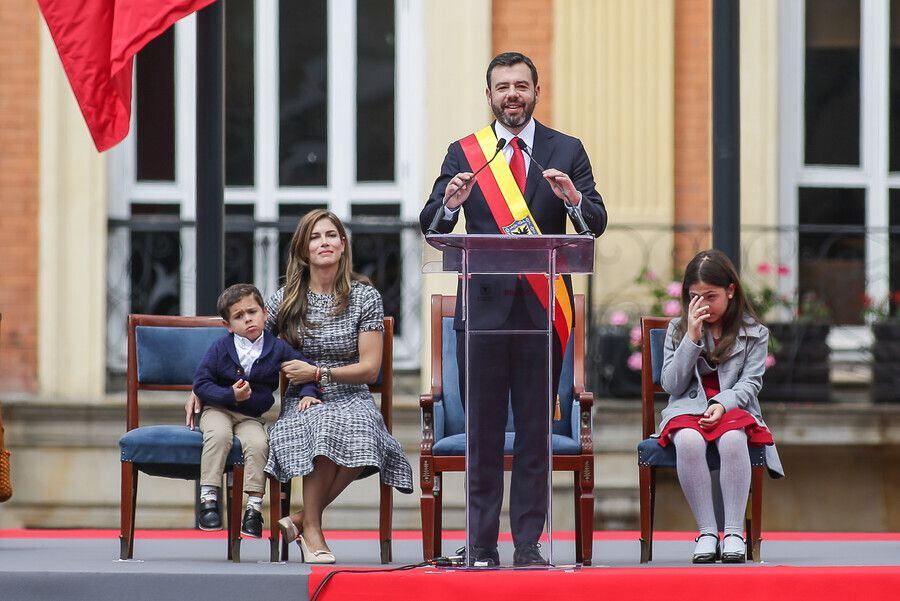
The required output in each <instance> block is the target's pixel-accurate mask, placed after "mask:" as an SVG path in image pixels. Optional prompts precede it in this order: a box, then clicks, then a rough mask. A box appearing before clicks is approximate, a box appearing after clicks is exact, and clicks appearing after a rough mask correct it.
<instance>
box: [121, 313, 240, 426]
mask: <svg viewBox="0 0 900 601" xmlns="http://www.w3.org/2000/svg"><path fill="white" fill-rule="evenodd" d="M226 332H227V330H226V329H225V322H224V321H223V319H222V318H221V317H218V316H217V317H202V316H199V317H182V316H178V315H138V314H131V315H129V316H128V375H127V383H128V407H127V413H126V428H127V429H128V430H133V429H134V428H137V427H138V425H139V418H140V416H139V413H138V391H139V390H190V389H191V388H192V387H193V384H194V374H195V373H196V371H197V366H198V365H199V364H200V361H201V360H202V359H203V355H205V354H206V351H207V350H208V349H209V347H210V345H212V343H213V342H215V341H216V340H217V339H219V338H221V337H222V336H223V335H225V333H226Z"/></svg>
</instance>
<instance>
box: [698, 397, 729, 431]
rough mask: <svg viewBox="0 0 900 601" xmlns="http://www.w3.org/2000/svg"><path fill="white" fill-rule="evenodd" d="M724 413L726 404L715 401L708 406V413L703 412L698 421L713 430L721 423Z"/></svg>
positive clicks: (704, 427)
mask: <svg viewBox="0 0 900 601" xmlns="http://www.w3.org/2000/svg"><path fill="white" fill-rule="evenodd" d="M723 415H725V406H724V405H722V404H721V403H713V404H712V405H710V406H709V407H707V408H706V413H704V414H703V417H701V418H700V421H699V422H697V423H698V424H700V427H701V428H703V429H704V430H712V429H713V428H715V427H716V424H718V423H719V420H720V419H722V416H723Z"/></svg>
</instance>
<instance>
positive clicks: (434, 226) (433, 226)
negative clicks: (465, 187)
mask: <svg viewBox="0 0 900 601" xmlns="http://www.w3.org/2000/svg"><path fill="white" fill-rule="evenodd" d="M504 146H506V138H500V139H499V140H497V148H496V149H495V150H494V154H493V156H491V158H489V159H488V161H487V163H485V164H484V165H482V166H481V167H479V168H478V171H476V172H475V173H473V174H472V177H471V178H470V179H469V182H472V183H473V184H474V181H473V180H474V179H475V176H476V175H478V174H479V173H481V171H482V170H483V169H484V168H485V167H487V166H488V165H490V164H491V161H493V160H494V159H496V158H497V155H498V154H500V151H501V150H503V147H504ZM467 183H468V182H467ZM460 190H462V186H460V187H459V188H457V189H456V190H454V192H453V194H451V195H450V196H448V197H447V198H445V199H444V200H443V201H441V206H440V207H438V210H437V213H435V214H434V219H432V220H431V225H429V226H428V229H427V230H425V235H428V234H437V233H439V232H438V231H437V225H438V222H439V221H440V220H441V218H442V217H443V216H444V209H445V208H446V207H447V203H448V202H450V199H451V198H453V197H454V196H456V195H457V194H459V191H460Z"/></svg>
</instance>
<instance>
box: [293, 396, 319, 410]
mask: <svg viewBox="0 0 900 601" xmlns="http://www.w3.org/2000/svg"><path fill="white" fill-rule="evenodd" d="M321 402H322V399H317V398H316V397H314V396H305V397H303V398H302V399H300V404H299V405H298V406H297V411H306V410H307V409H309V408H310V407H312V406H313V405H318V404H319V403H321Z"/></svg>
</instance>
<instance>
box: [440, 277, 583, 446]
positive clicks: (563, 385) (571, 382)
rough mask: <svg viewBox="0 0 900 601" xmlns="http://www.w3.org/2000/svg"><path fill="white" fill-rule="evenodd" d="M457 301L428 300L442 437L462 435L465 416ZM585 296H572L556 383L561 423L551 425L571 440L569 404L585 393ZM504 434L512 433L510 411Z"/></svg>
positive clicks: (554, 430) (571, 427)
mask: <svg viewBox="0 0 900 601" xmlns="http://www.w3.org/2000/svg"><path fill="white" fill-rule="evenodd" d="M455 311H456V297H455V296H444V295H440V294H435V295H433V296H432V297H431V389H432V394H434V396H435V398H440V399H441V401H442V403H443V408H444V412H443V420H444V422H443V423H444V426H443V432H444V436H451V435H454V434H461V433H463V432H465V413H464V411H463V406H462V393H461V391H460V389H459V365H457V360H456V330H454V329H453V317H454V314H455ZM584 335H585V334H584V295H583V294H576V295H575V329H574V335H572V336H569V344H568V346H567V348H566V352H565V355H564V357H563V364H562V371H561V375H560V380H559V389H558V394H559V401H560V419H559V420H557V421H554V423H553V432H554V434H560V435H563V436H570V437H571V436H572V432H573V426H572V423H571V422H572V402H573V400H574V398H575V395H576V394H578V393H580V392H584ZM508 416H509V417H508V419H507V423H506V431H507V432H512V431H514V428H513V420H512V411H510V412H509V414H508Z"/></svg>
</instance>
